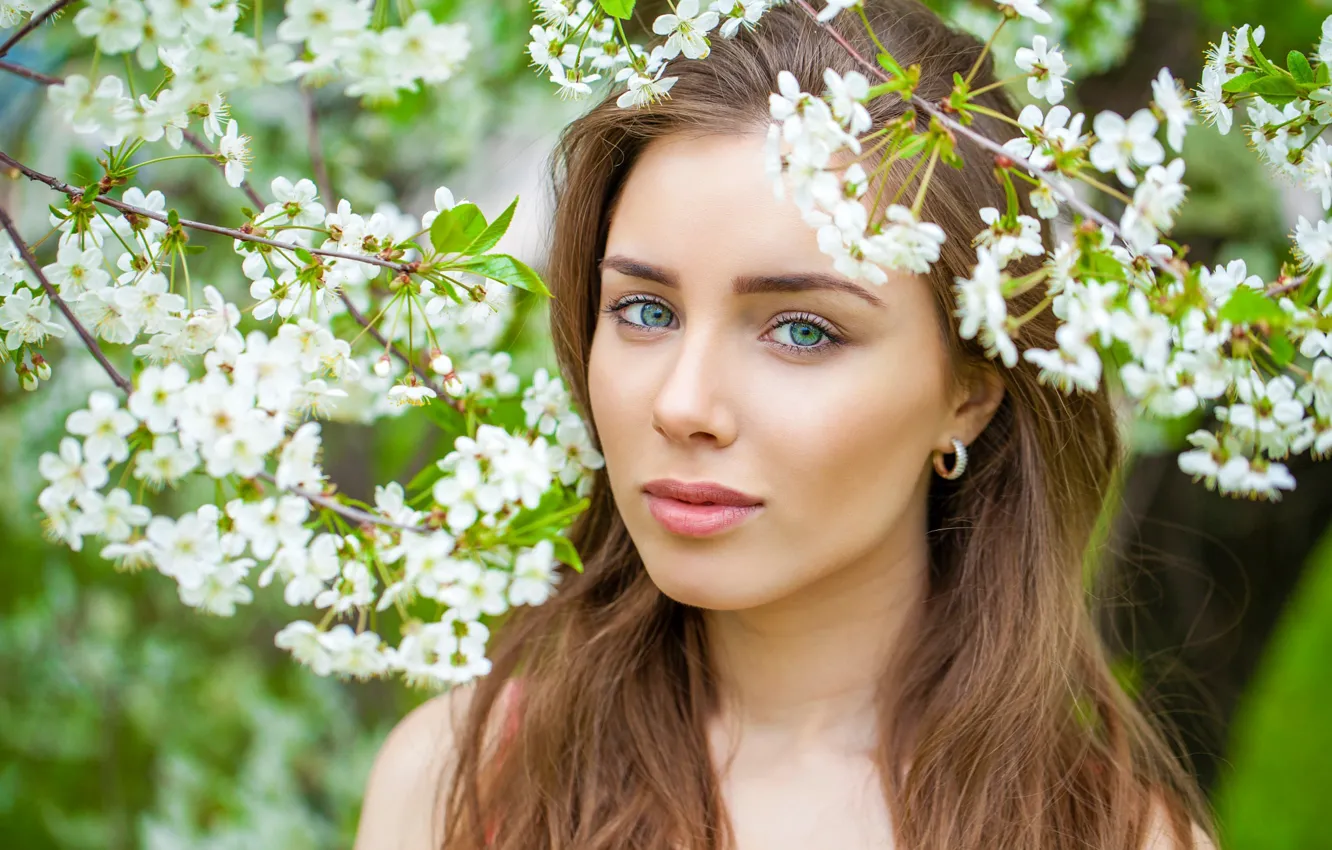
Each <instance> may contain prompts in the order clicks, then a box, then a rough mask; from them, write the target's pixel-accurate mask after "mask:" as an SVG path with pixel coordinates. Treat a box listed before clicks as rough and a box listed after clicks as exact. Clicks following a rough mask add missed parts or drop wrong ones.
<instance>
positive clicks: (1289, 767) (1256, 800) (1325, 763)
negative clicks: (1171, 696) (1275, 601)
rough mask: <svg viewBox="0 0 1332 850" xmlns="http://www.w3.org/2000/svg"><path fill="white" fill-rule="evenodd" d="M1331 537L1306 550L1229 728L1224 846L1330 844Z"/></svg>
mask: <svg viewBox="0 0 1332 850" xmlns="http://www.w3.org/2000/svg"><path fill="white" fill-rule="evenodd" d="M1329 653H1332V538H1330V537H1329V535H1328V533H1327V532H1324V533H1323V536H1322V540H1321V541H1320V542H1319V544H1318V546H1317V547H1316V548H1315V550H1314V552H1313V553H1312V554H1311V555H1310V557H1309V562H1308V564H1306V565H1305V567H1304V570H1303V572H1302V574H1301V575H1300V580H1299V584H1298V585H1297V586H1296V588H1295V592H1294V593H1292V594H1291V595H1290V596H1289V597H1288V598H1287V601H1286V603H1285V605H1284V606H1283V607H1282V609H1281V617H1280V620H1278V622H1277V624H1276V628H1275V629H1274V630H1273V632H1272V636H1271V638H1270V639H1269V640H1268V641H1267V643H1266V645H1265V647H1264V649H1263V658H1262V660H1261V662H1260V663H1259V664H1258V668H1257V672H1256V674H1255V675H1254V676H1253V678H1252V679H1251V683H1250V684H1249V685H1248V686H1246V688H1245V691H1244V694H1243V698H1242V699H1241V701H1240V704H1239V707H1238V709H1237V710H1236V712H1235V716H1234V721H1233V723H1232V724H1231V727H1230V744H1229V746H1228V747H1227V748H1226V760H1227V762H1228V763H1229V768H1228V769H1227V770H1225V771H1224V773H1223V775H1222V776H1221V777H1220V779H1221V781H1220V782H1219V783H1218V785H1219V787H1218V789H1217V794H1216V806H1217V814H1218V819H1219V820H1220V822H1221V823H1223V824H1225V828H1226V842H1225V846H1226V848H1227V850H1303V848H1306V847H1325V846H1326V845H1327V836H1328V833H1327V789H1328V788H1332V759H1328V757H1327V754H1328V753H1329V752H1332V723H1328V706H1330V705H1332V676H1328V675H1327V659H1328V655H1329Z"/></svg>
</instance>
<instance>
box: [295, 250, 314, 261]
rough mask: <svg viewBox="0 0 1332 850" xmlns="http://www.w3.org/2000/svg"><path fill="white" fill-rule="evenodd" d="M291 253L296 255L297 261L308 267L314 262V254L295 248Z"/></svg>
mask: <svg viewBox="0 0 1332 850" xmlns="http://www.w3.org/2000/svg"><path fill="white" fill-rule="evenodd" d="M293 253H294V254H296V258H297V259H298V260H300V261H301V262H302V263H305V264H306V265H309V264H310V263H313V262H314V254H311V253H310V252H309V251H307V250H305V249H304V248H295V249H293Z"/></svg>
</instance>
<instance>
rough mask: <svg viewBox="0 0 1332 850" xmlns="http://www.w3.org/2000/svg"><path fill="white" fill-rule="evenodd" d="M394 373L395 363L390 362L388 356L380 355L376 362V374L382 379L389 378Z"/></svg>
mask: <svg viewBox="0 0 1332 850" xmlns="http://www.w3.org/2000/svg"><path fill="white" fill-rule="evenodd" d="M392 371H393V363H392V362H391V361H390V360H389V356H388V355H387V354H381V355H379V359H378V360H376V361H375V374H376V375H378V376H379V377H381V378H387V377H388V376H389V374H390V373H391V372H392Z"/></svg>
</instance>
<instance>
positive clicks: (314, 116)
mask: <svg viewBox="0 0 1332 850" xmlns="http://www.w3.org/2000/svg"><path fill="white" fill-rule="evenodd" d="M301 97H302V98H303V99H304V100H305V115H306V133H307V138H308V141H309V145H310V168H311V170H313V171H314V178H315V183H316V185H318V186H319V194H320V195H322V196H323V197H324V202H325V203H327V204H330V205H331V204H332V203H333V182H332V181H331V180H329V179H328V165H327V163H325V162H324V146H323V145H322V144H321V143H320V141H319V111H318V110H317V109H316V108H315V98H314V90H313V89H311V88H310V87H309V86H306V85H304V84H302V85H301Z"/></svg>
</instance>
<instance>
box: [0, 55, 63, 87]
mask: <svg viewBox="0 0 1332 850" xmlns="http://www.w3.org/2000/svg"><path fill="white" fill-rule="evenodd" d="M0 71H8V72H9V73H11V74H17V75H18V76H20V77H24V78H25V79H29V80H32V81H33V82H34V83H41V84H42V85H44V86H56V85H60V83H62V82H64V80H62V79H60V78H59V77H52V76H50V75H48V74H43V73H42V72H41V71H34V70H32V69H31V68H24V67H23V66H22V65H15V64H14V63H13V62H10V61H9V60H8V59H0Z"/></svg>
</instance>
